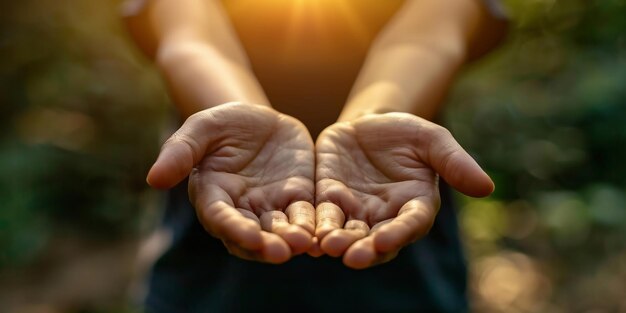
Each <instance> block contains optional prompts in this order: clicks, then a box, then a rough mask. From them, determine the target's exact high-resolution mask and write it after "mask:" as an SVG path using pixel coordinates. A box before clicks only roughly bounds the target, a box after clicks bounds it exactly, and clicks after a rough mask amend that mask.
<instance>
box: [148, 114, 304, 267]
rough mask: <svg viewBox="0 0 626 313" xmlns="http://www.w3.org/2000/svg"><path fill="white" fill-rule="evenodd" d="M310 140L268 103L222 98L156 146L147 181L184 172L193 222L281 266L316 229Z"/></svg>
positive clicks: (174, 179)
mask: <svg viewBox="0 0 626 313" xmlns="http://www.w3.org/2000/svg"><path fill="white" fill-rule="evenodd" d="M314 162H315V160H314V153H313V141H312V139H311V136H310V134H309V132H308V131H307V129H306V127H305V126H304V125H303V124H302V123H301V122H299V121H298V120H296V119H295V118H293V117H290V116H287V115H284V114H281V113H278V112H276V111H274V110H273V109H271V108H268V107H263V106H258V105H247V104H238V103H229V104H223V105H219V106H216V107H213V108H210V109H207V110H204V111H201V112H199V113H196V114H194V115H192V116H191V117H189V118H188V119H187V121H185V123H184V124H183V125H182V127H181V128H180V129H179V130H178V131H177V132H176V133H174V135H172V136H171V137H170V138H169V139H168V140H167V141H166V142H165V144H164V145H163V148H162V150H161V153H160V154H159V157H158V159H157V160H156V162H155V163H154V165H153V166H152V169H151V170H150V172H149V173H148V178H147V180H148V183H149V184H150V185H151V186H153V187H156V188H171V187H173V186H174V185H176V184H177V183H179V182H180V181H182V180H183V179H184V178H185V177H187V176H188V175H189V196H190V200H191V201H192V204H193V205H194V207H195V208H196V213H197V215H198V219H199V220H200V223H202V225H203V226H204V228H205V229H206V230H207V231H208V232H209V233H210V234H211V235H213V236H215V237H217V238H219V239H221V240H222V241H223V242H224V244H225V245H226V247H227V249H228V251H229V252H230V253H231V254H234V255H236V256H238V257H241V258H244V259H248V260H256V261H262V262H270V263H281V262H285V261H287V260H289V258H290V257H291V256H293V255H296V254H300V253H303V252H306V251H307V250H308V249H309V248H310V247H311V244H312V240H313V232H314V230H315V209H314V207H313V205H312V203H313V198H314Z"/></svg>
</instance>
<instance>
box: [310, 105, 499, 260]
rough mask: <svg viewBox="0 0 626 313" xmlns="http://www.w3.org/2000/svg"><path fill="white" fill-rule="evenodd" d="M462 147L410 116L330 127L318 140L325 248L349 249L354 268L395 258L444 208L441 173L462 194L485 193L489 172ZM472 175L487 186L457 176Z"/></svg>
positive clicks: (371, 118)
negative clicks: (441, 206) (473, 186)
mask: <svg viewBox="0 0 626 313" xmlns="http://www.w3.org/2000/svg"><path fill="white" fill-rule="evenodd" d="M461 151H462V149H460V147H459V146H458V144H456V142H454V140H453V139H452V137H451V136H449V134H447V133H446V131H445V130H443V128H441V127H439V126H437V125H435V124H432V123H430V122H427V121H425V120H422V119H419V118H417V117H415V116H412V115H409V114H400V113H393V114H384V115H376V116H369V117H365V118H361V119H359V120H357V121H355V122H354V123H338V124H335V125H333V126H331V127H329V128H327V129H326V130H325V131H324V132H323V133H322V134H321V135H320V137H319V139H318V141H317V143H316V153H317V169H316V171H317V172H316V176H317V177H316V179H317V183H316V201H317V203H318V213H317V219H318V225H317V230H316V235H317V236H318V237H321V238H322V243H321V247H322V250H324V251H325V252H327V253H329V254H330V255H333V256H340V255H342V254H344V253H345V255H344V262H345V263H346V264H347V265H348V266H351V267H356V268H362V267H367V266H370V265H372V264H374V263H376V262H384V261H386V260H389V259H391V258H393V257H394V256H395V254H396V253H397V252H398V251H399V249H400V248H401V247H402V246H404V245H406V244H408V243H409V242H411V241H414V240H416V239H417V238H419V237H421V236H423V235H424V234H426V232H427V231H428V230H429V229H430V227H431V225H432V223H433V221H434V218H435V215H436V212H437V210H438V208H439V190H438V187H437V178H438V176H437V172H442V173H441V174H442V175H444V176H446V175H447V176H446V178H448V177H450V178H451V179H452V180H453V183H456V185H457V186H458V187H459V188H460V189H465V190H462V191H465V192H467V193H469V194H474V195H483V194H485V193H487V194H488V193H489V192H490V190H487V189H490V188H491V185H490V184H491V182H490V181H489V179H488V177H486V174H484V173H483V172H482V171H481V170H480V169H479V168H478V171H476V168H474V167H477V165H475V163H473V164H472V162H473V160H471V158H470V157H469V155H467V154H466V153H465V152H464V151H463V152H461ZM468 159H469V161H468ZM450 161H452V162H450ZM466 167H467V168H466ZM435 169H436V170H437V171H435ZM467 173H469V174H470V175H473V176H474V177H476V179H477V180H478V181H479V183H478V184H477V185H479V186H478V187H477V188H479V189H483V190H478V189H477V190H475V191H474V190H468V189H467V188H466V187H465V186H463V185H466V184H467V181H472V183H473V180H474V179H472V178H469V179H464V178H462V177H461V176H459V174H467ZM485 177H486V180H485ZM462 180H466V182H463V181H462ZM487 185H489V186H487ZM470 189H471V188H470Z"/></svg>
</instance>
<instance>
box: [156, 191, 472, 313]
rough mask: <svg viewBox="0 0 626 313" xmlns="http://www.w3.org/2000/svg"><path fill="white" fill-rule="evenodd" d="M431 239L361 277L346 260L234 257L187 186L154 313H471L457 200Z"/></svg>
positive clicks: (446, 199) (171, 203)
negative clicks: (272, 261)
mask: <svg viewBox="0 0 626 313" xmlns="http://www.w3.org/2000/svg"><path fill="white" fill-rule="evenodd" d="M441 185H442V186H441V190H442V192H441V198H442V206H441V209H440V212H439V214H438V216H437V220H436V222H435V225H434V226H433V228H432V230H431V231H430V233H429V235H428V236H426V237H425V238H423V239H421V240H419V241H417V242H416V243H414V244H411V245H409V246H407V247H405V248H404V249H402V250H401V251H400V253H399V254H398V256H397V257H396V258H395V259H394V260H393V261H391V262H389V263H386V264H383V265H379V266H376V267H373V268H370V269H366V270H361V271H356V270H351V269H349V268H347V267H345V266H344V265H343V264H342V263H341V259H334V258H330V257H327V256H324V257H321V258H312V257H310V256H308V255H302V256H298V257H296V258H294V259H292V260H291V261H289V262H287V263H285V264H282V265H268V264H262V263H256V262H250V261H244V260H241V259H239V258H237V257H233V256H231V255H229V254H228V253H227V251H226V249H225V248H224V246H223V245H222V243H221V241H219V240H217V239H215V238H213V237H211V236H210V235H208V234H207V233H206V232H205V231H204V229H203V228H202V227H201V226H200V224H199V222H198V221H197V219H196V216H195V212H194V209H193V208H192V207H191V205H190V203H189V201H188V198H187V192H186V183H185V184H181V185H180V186H178V187H177V188H176V189H175V190H174V191H173V192H171V193H170V198H169V199H168V208H167V212H166V216H165V226H166V227H168V228H170V229H171V230H172V231H173V233H174V240H173V244H172V246H171V248H170V249H169V250H168V251H167V252H166V253H165V255H163V257H162V258H161V259H160V260H159V261H158V262H157V264H156V265H155V267H154V269H153V272H152V276H151V279H150V291H149V295H148V298H147V299H146V310H147V311H148V312H336V311H342V310H345V311H344V312H465V311H467V299H466V295H465V291H466V267H465V263H464V259H463V255H462V252H461V245H460V243H459V239H458V232H457V224H456V218H455V213H454V210H453V209H452V199H451V194H450V191H449V189H448V187H447V186H445V185H444V184H443V183H442V184H441Z"/></svg>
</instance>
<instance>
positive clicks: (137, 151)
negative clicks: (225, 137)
mask: <svg viewBox="0 0 626 313" xmlns="http://www.w3.org/2000/svg"><path fill="white" fill-rule="evenodd" d="M2 6H3V7H4V8H3V9H0V12H4V13H3V14H2V16H1V18H0V24H2V25H1V26H2V27H1V28H0V55H2V56H3V57H2V58H1V59H0V102H1V103H2V105H1V106H0V110H1V112H0V172H1V173H3V175H2V177H0V199H2V202H1V203H0V250H1V251H2V252H0V267H3V266H17V265H26V264H29V263H31V262H32V261H34V260H36V258H37V257H38V256H39V254H40V253H41V252H42V251H43V250H44V249H45V247H46V243H47V242H49V241H50V240H51V239H52V238H53V237H54V236H56V235H57V234H59V233H64V234H69V235H72V234H73V235H75V236H81V237H84V238H91V239H93V240H111V239H115V238H121V237H125V236H126V237H127V236H131V235H133V234H136V233H137V231H138V229H139V228H138V227H139V225H140V218H141V217H142V216H143V214H142V211H141V209H142V206H144V203H142V200H141V199H142V197H140V194H141V192H143V191H144V190H145V187H146V185H145V182H144V180H143V176H144V174H145V172H146V171H147V169H148V166H149V164H150V161H152V160H151V158H152V157H153V155H154V153H155V149H156V144H157V140H158V130H159V128H160V127H161V125H162V115H163V113H164V112H163V111H164V110H163V109H164V107H165V102H166V101H165V97H164V94H163V91H162V88H161V86H160V83H159V80H158V78H157V77H156V76H155V75H154V73H153V72H152V71H151V70H150V69H149V68H147V67H146V66H145V65H144V64H143V63H142V62H140V60H141V58H140V57H138V55H137V54H136V52H135V51H134V50H133V49H132V46H130V45H129V43H128V39H127V38H126V36H125V35H124V32H123V30H122V27H121V25H120V24H121V21H120V20H118V19H117V12H116V11H115V6H112V5H111V4H107V3H100V2H98V1H84V2H73V1H23V2H20V3H7V4H2ZM86 17H89V18H86ZM103 43H106V45H103Z"/></svg>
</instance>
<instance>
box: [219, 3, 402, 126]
mask: <svg viewBox="0 0 626 313" xmlns="http://www.w3.org/2000/svg"><path fill="white" fill-rule="evenodd" d="M402 3H403V1H402V0H384V1H381V0H264V1H259V0H224V6H225V8H226V10H227V12H228V14H229V15H230V18H231V21H232V23H233V25H234V27H235V29H236V31H237V33H238V35H239V38H240V40H241V42H242V44H243V46H244V48H245V50H246V52H247V54H248V57H249V58H250V61H251V63H252V67H253V69H254V72H255V74H256V76H257V78H258V79H259V82H260V83H261V85H262V86H263V89H264V90H265V92H266V94H267V96H268V97H269V99H270V101H271V103H272V106H273V107H274V108H276V109H277V110H278V111H280V112H283V113H285V114H288V115H291V116H294V117H296V118H298V119H299V120H301V121H302V122H304V123H305V124H306V125H307V127H308V128H309V130H310V131H311V133H312V134H313V136H316V135H317V134H318V133H319V132H320V131H321V130H322V129H323V128H325V127H326V126H328V125H330V124H332V123H333V122H334V121H335V120H336V119H337V116H338V115H339V113H340V111H341V108H342V107H343V104H344V103H345V101H346V99H347V97H348V94H349V92H350V88H351V87H352V84H353V83H354V80H355V79H356V77H357V75H358V72H359V69H360V67H361V65H362V63H363V61H364V59H365V56H366V54H367V50H368V48H369V46H370V44H371V42H372V41H373V40H374V38H375V37H376V35H377V34H378V33H379V32H380V30H381V29H382V28H383V26H384V25H385V24H386V23H387V21H389V19H390V18H391V17H392V16H393V15H394V13H395V12H396V11H397V10H398V9H399V7H400V6H401V5H402Z"/></svg>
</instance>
